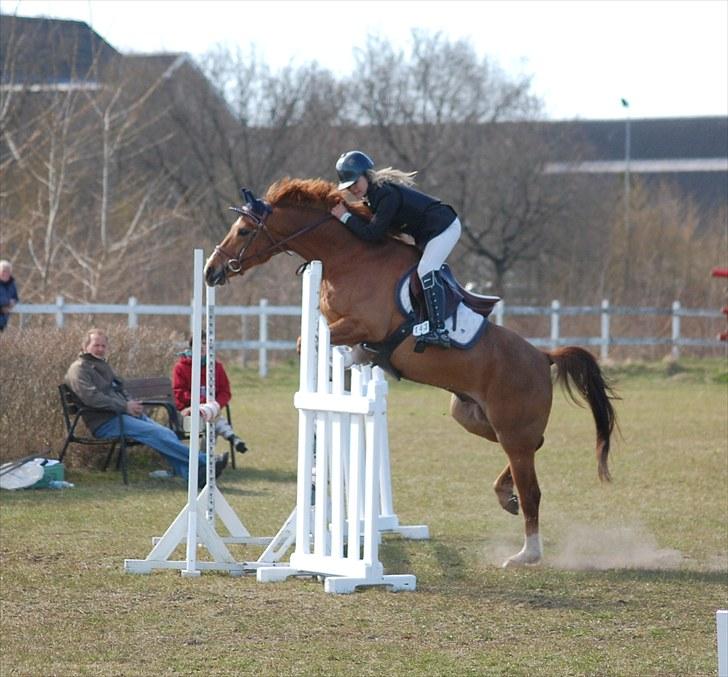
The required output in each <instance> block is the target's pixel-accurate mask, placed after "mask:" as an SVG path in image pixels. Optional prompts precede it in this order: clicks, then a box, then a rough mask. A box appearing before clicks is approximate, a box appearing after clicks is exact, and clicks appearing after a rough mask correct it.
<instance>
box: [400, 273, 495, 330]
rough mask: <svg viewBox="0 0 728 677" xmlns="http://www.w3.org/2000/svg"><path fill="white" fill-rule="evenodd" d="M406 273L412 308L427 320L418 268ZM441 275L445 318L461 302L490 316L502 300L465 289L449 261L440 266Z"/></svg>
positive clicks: (453, 311)
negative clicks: (454, 273) (443, 289)
mask: <svg viewBox="0 0 728 677" xmlns="http://www.w3.org/2000/svg"><path fill="white" fill-rule="evenodd" d="M406 275H408V276H409V294H410V300H411V302H412V308H413V309H414V311H415V315H416V317H417V319H418V320H425V319H427V308H426V306H425V296H424V293H423V291H422V281H421V280H420V276H419V275H418V274H417V268H413V269H412V270H410V271H409V272H408V273H407V274H406ZM440 275H441V277H442V281H443V283H444V284H445V313H444V315H445V318H451V317H452V316H453V315H454V314H455V313H456V311H457V308H458V306H459V305H460V303H461V302H462V303H463V304H464V305H465V307H466V308H470V310H472V311H473V312H475V313H477V314H478V315H482V316H483V317H488V315H490V314H491V313H492V312H493V308H494V306H495V304H496V303H498V301H500V296H484V295H482V294H473V292H470V291H468V290H467V289H465V287H463V286H462V285H461V284H460V283H459V282H458V281H457V279H456V278H455V275H453V272H452V271H451V270H450V266H448V265H447V263H445V264H443V265H442V267H441V268H440ZM398 286H399V285H398Z"/></svg>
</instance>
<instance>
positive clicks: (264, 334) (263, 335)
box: [258, 299, 268, 378]
mask: <svg viewBox="0 0 728 677" xmlns="http://www.w3.org/2000/svg"><path fill="white" fill-rule="evenodd" d="M267 308H268V299H260V303H259V309H260V310H259V312H260V315H259V316H258V340H259V341H260V348H258V375H259V376H260V377H261V378H265V377H266V376H268V349H267V348H265V344H266V343H267V342H268V313H267V312H266V310H267Z"/></svg>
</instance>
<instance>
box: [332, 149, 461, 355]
mask: <svg viewBox="0 0 728 677" xmlns="http://www.w3.org/2000/svg"><path fill="white" fill-rule="evenodd" d="M336 173H337V174H338V176H339V181H340V183H339V190H345V189H346V190H348V191H349V192H350V193H351V194H352V195H353V196H354V197H355V198H356V199H358V200H362V199H363V200H364V201H365V202H366V203H367V205H368V206H369V208H370V209H371V211H372V214H373V217H372V220H371V221H370V222H369V223H367V222H366V221H364V220H363V219H361V218H359V217H358V216H357V215H356V214H353V213H351V212H349V211H348V210H347V209H346V204H345V203H338V204H337V205H336V206H334V208H333V209H332V210H331V213H332V214H333V215H334V216H335V217H336V218H337V219H339V220H340V221H341V222H342V223H343V224H344V225H345V226H346V227H347V228H348V229H349V230H350V231H351V232H352V233H354V235H356V236H357V237H360V238H362V239H363V240H369V241H381V240H383V239H384V238H385V236H386V235H387V233H389V232H393V233H397V232H404V233H407V234H408V235H411V236H412V237H413V238H414V240H415V244H416V245H417V246H418V247H419V248H420V249H421V250H422V257H421V258H420V262H419V264H418V265H417V274H418V275H419V278H420V280H421V281H422V289H423V290H424V293H425V303H426V305H427V316H428V320H429V322H423V323H422V324H421V325H418V326H416V327H415V328H414V329H413V333H414V334H415V335H417V343H416V344H415V351H416V352H422V351H423V350H424V349H425V348H426V347H427V346H428V345H433V346H440V347H442V348H449V347H450V336H449V333H448V331H447V329H445V318H444V301H445V287H444V285H443V281H442V277H441V273H440V268H441V267H442V264H443V263H444V262H445V259H446V258H447V256H448V254H449V253H450V252H451V251H452V249H453V247H454V246H455V245H456V243H457V241H458V239H459V237H460V220H459V219H458V216H457V214H456V213H455V210H454V209H453V208H452V207H451V206H450V205H447V204H444V203H442V202H440V200H438V199H437V198H435V197H431V196H429V195H425V194H424V193H421V192H419V191H418V190H415V189H414V188H413V187H412V186H413V185H414V178H413V177H414V176H415V174H416V173H417V172H409V173H405V172H402V171H400V170H398V169H392V167H387V168H385V169H378V170H377V169H374V162H373V161H372V159H371V158H370V157H369V156H368V155H366V154H365V153H362V152H361V151H358V150H351V151H348V152H347V153H343V154H342V155H341V157H340V158H339V160H338V161H337V163H336Z"/></svg>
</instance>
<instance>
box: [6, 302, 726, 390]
mask: <svg viewBox="0 0 728 677" xmlns="http://www.w3.org/2000/svg"><path fill="white" fill-rule="evenodd" d="M215 313H216V315H217V316H218V317H220V316H236V317H246V316H254V317H257V318H258V339H257V340H227V341H220V340H218V341H217V342H216V344H215V345H216V348H217V349H218V350H256V351H258V371H259V373H260V375H261V376H263V377H264V376H266V375H267V373H268V351H269V350H273V351H275V350H294V349H295V347H296V337H295V336H293V337H291V339H289V340H269V338H268V318H269V317H277V316H300V315H301V307H300V306H269V305H268V301H267V300H266V299H261V300H260V302H259V304H258V305H257V306H217V307H216V309H215ZM14 314H15V315H17V316H19V323H20V326H21V327H22V326H23V325H24V323H25V321H26V320H25V318H26V316H28V315H53V316H55V321H56V326H57V327H63V324H64V318H65V317H66V316H67V315H126V316H127V324H128V326H129V327H137V326H138V324H139V317H140V316H141V315H154V316H160V315H176V316H187V317H189V318H190V321H191V318H192V306H191V305H189V306H183V305H168V306H165V305H144V304H140V303H138V301H137V299H136V298H134V297H130V298H129V301H128V302H127V303H126V304H74V303H66V302H65V300H64V298H63V297H62V296H58V297H56V302H55V303H49V304H31V303H20V304H18V305H17V306H16V307H15V313H14ZM589 315H592V316H599V317H600V332H599V335H598V336H564V335H562V331H561V320H562V318H566V317H576V316H589ZM510 316H513V317H515V316H535V317H548V318H549V322H550V330H549V335H548V336H542V337H532V338H531V337H529V338H528V340H529V341H530V342H531V343H533V344H534V345H536V346H539V347H548V348H555V347H558V346H565V345H580V346H598V347H599V356H600V358H601V359H602V360H605V359H607V358H608V357H609V349H610V348H611V347H616V346H660V345H663V346H667V347H669V349H670V353H671V355H672V357H673V358H676V359H677V358H678V357H679V356H680V348H681V347H686V346H699V347H707V348H720V347H725V346H726V344H725V343H724V342H721V341H719V340H718V339H717V337H710V338H708V337H698V338H696V337H690V336H685V335H684V334H683V333H681V329H682V327H681V323H682V320H683V319H684V318H703V319H706V320H710V319H715V318H721V317H723V314H722V313H721V311H720V310H713V309H710V308H683V307H682V306H681V305H680V302H679V301H675V302H673V304H672V307H670V308H658V307H628V306H612V305H610V304H609V301H606V300H605V301H602V303H601V305H600V306H562V305H561V304H560V303H559V301H552V302H551V305H550V306H508V305H507V304H505V303H504V302H503V301H501V302H500V303H498V305H496V307H495V310H494V312H493V316H492V317H493V321H494V322H496V323H497V324H500V325H503V324H505V320H506V318H507V317H510ZM617 316H639V317H666V318H670V324H671V332H670V336H613V335H612V333H611V318H613V317H617Z"/></svg>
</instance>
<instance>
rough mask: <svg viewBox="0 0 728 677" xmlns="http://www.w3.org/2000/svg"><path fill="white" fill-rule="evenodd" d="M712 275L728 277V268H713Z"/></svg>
mask: <svg viewBox="0 0 728 677" xmlns="http://www.w3.org/2000/svg"><path fill="white" fill-rule="evenodd" d="M710 274H711V275H712V276H713V277H728V268H713V270H712V271H711V273H710Z"/></svg>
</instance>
